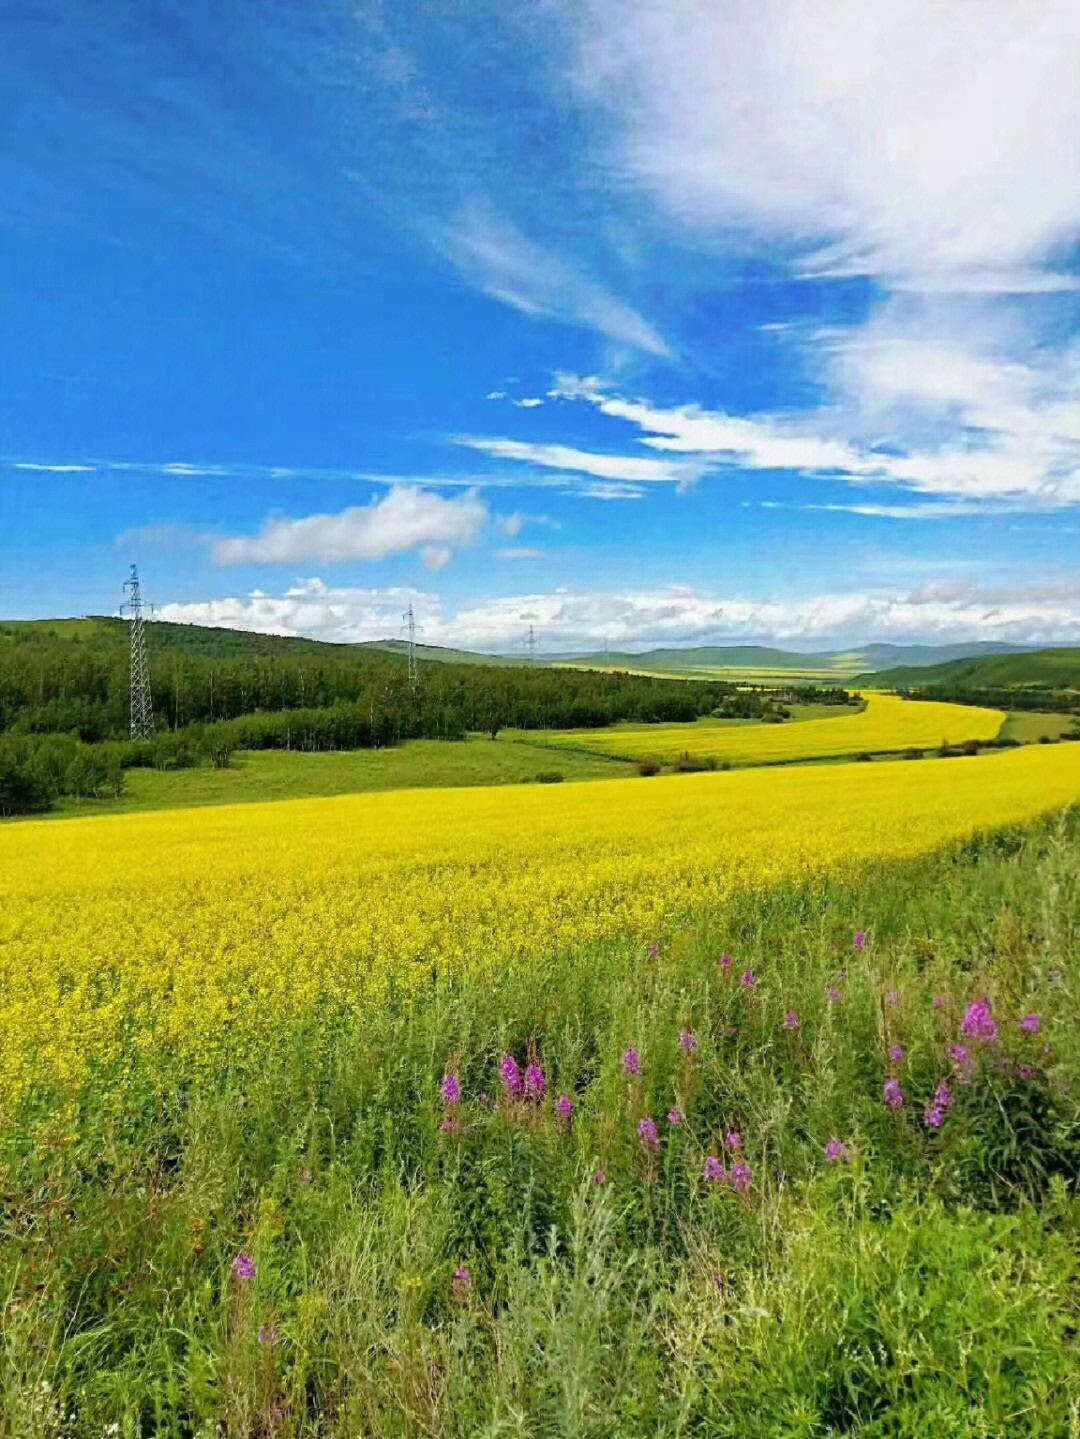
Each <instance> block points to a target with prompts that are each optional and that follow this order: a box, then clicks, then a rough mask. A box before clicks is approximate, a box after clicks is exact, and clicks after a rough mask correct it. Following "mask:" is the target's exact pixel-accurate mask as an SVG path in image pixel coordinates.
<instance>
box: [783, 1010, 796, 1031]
mask: <svg viewBox="0 0 1080 1439" xmlns="http://www.w3.org/2000/svg"><path fill="white" fill-rule="evenodd" d="M798 1027H799V1016H798V1015H797V1014H796V1013H795V1011H794V1010H793V1009H789V1010H788V1012H787V1014H785V1015H784V1028H785V1029H798Z"/></svg>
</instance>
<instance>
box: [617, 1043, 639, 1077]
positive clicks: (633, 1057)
mask: <svg viewBox="0 0 1080 1439" xmlns="http://www.w3.org/2000/svg"><path fill="white" fill-rule="evenodd" d="M622 1067H623V1073H624V1074H640V1073H641V1060H640V1059H639V1058H638V1052H637V1050H636V1049H635V1048H634V1046H633V1045H631V1046H630V1048H629V1049H624V1050H623V1057H622Z"/></svg>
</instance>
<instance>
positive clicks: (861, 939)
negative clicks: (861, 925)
mask: <svg viewBox="0 0 1080 1439" xmlns="http://www.w3.org/2000/svg"><path fill="white" fill-rule="evenodd" d="M851 942H852V944H853V945H854V947H855V948H856V949H863V948H864V947H865V945H866V932H865V931H864V930H861V929H857V930H856V931H855V937H854V939H853V940H852V941H851Z"/></svg>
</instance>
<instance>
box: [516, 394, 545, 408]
mask: <svg viewBox="0 0 1080 1439" xmlns="http://www.w3.org/2000/svg"><path fill="white" fill-rule="evenodd" d="M512 403H513V404H514V405H516V406H517V408H518V409H519V410H535V409H538V408H539V406H540V405H542V404H543V403H544V402H543V400H541V399H540V398H539V397H538V396H536V395H531V396H528V397H526V398H525V399H524V400H514V401H512Z"/></svg>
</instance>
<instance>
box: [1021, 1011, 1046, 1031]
mask: <svg viewBox="0 0 1080 1439" xmlns="http://www.w3.org/2000/svg"><path fill="white" fill-rule="evenodd" d="M1041 1023H1042V1021H1041V1020H1040V1018H1039V1016H1038V1015H1037V1014H1023V1015H1021V1016H1020V1030H1021V1032H1022V1033H1023V1034H1038V1032H1039V1025H1040V1024H1041Z"/></svg>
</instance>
